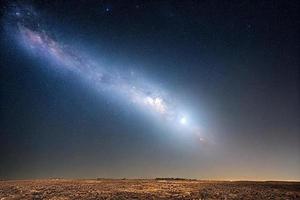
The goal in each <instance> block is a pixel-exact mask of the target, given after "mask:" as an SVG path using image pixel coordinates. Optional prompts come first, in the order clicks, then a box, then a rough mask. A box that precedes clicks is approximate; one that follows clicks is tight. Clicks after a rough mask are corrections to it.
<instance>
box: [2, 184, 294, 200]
mask: <svg viewBox="0 0 300 200" xmlns="http://www.w3.org/2000/svg"><path fill="white" fill-rule="evenodd" d="M5 199H52V200H54V199H300V182H224V181H198V180H109V179H100V180H63V179H50V180H22V181H0V200H5Z"/></svg>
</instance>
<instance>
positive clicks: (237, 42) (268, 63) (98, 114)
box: [0, 1, 300, 180]
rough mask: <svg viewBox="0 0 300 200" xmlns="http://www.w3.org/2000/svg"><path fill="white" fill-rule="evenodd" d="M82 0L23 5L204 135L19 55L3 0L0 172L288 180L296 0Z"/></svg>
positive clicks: (299, 143)
mask: <svg viewBox="0 0 300 200" xmlns="http://www.w3.org/2000/svg"><path fill="white" fill-rule="evenodd" d="M84 2H85V1H71V2H69V1H29V2H28V3H26V6H28V5H31V6H32V7H33V8H34V9H35V11H36V12H38V13H39V16H40V19H39V20H40V21H39V23H41V24H42V26H43V28H44V30H47V32H48V34H50V35H51V36H52V37H53V38H55V40H57V41H60V42H61V43H64V44H66V45H70V46H73V48H76V49H77V50H78V51H79V52H84V53H85V54H87V55H91V56H93V57H96V58H97V59H98V60H97V62H98V61H99V62H101V63H102V65H103V66H105V67H106V68H109V69H113V70H116V69H117V70H119V71H120V72H122V73H125V72H126V73H127V72H131V71H134V72H137V73H138V74H141V76H142V77H143V78H144V77H146V78H147V80H150V81H151V82H152V83H155V85H156V86H157V87H160V88H162V89H164V90H165V91H167V92H168V93H169V94H171V96H172V98H173V99H176V100H178V101H180V102H181V103H182V104H184V105H185V106H186V107H188V109H189V110H190V111H191V112H190V116H193V118H194V119H193V120H194V121H196V122H197V123H199V126H201V131H202V134H203V135H204V137H206V138H209V142H205V143H199V142H196V141H195V138H194V137H193V136H191V135H188V134H185V133H184V132H182V133H179V132H180V131H179V132H177V131H174V130H172V129H170V127H169V126H167V125H165V123H164V122H163V121H161V120H159V119H157V120H153V119H152V118H151V117H152V116H148V115H147V114H145V113H143V112H140V111H139V110H138V109H135V108H134V107H132V106H130V105H129V104H126V103H124V102H122V101H120V100H118V99H117V98H109V97H108V96H107V95H106V94H105V93H101V92H100V93H99V92H97V91H96V90H95V89H94V88H93V86H92V84H86V83H83V82H82V81H80V80H79V79H78V77H76V76H73V75H70V74H69V73H68V72H66V71H60V70H57V68H58V67H57V66H55V64H53V63H49V61H48V60H47V59H44V57H39V56H33V55H31V54H30V53H28V52H26V50H24V49H22V48H21V47H20V46H18V45H17V44H16V41H15V40H14V37H12V35H13V34H14V33H12V32H9V31H7V28H6V26H7V24H8V22H7V17H6V15H7V13H8V12H9V10H10V7H11V5H12V4H11V3H8V2H6V3H4V4H3V5H2V6H1V11H2V12H1V13H2V15H1V16H2V18H1V19H2V25H1V31H2V32H1V34H2V36H1V59H0V63H1V80H0V81H1V99H0V103H1V110H0V117H1V121H0V122H1V123H0V125H1V127H0V163H1V164H0V178H17V179H21V178H43V177H67V178H73V177H74V178H78V177H79V178H83V177H92V178H95V177H113V178H120V177H128V178H135V177H137V178H141V177H145V178H152V177H189V178H204V179H260V180H261V179H263V180H264V179H272V180H274V179H278V180H300V172H299V168H300V156H299V152H300V114H299V110H300V103H299V102H300V98H299V91H300V90H299V85H300V84H299V74H300V73H299V64H300V62H299V48H300V44H299V23H300V18H299V13H300V12H299V11H300V10H299V6H300V5H299V2H298V1H255V2H253V1H243V2H240V1H230V2H229V1H227V2H226V1H225V2H223V1H203V2H198V1H184V2H183V1H164V2H147V1H146V2H143V1H128V2H126V1H88V2H85V3H84ZM9 26H12V24H9ZM112 96H113V95H112ZM173 99H172V101H173Z"/></svg>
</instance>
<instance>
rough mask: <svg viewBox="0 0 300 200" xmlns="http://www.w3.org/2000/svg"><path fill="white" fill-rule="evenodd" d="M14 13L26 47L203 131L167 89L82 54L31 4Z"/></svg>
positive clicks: (173, 120) (185, 127) (195, 130)
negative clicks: (51, 29)
mask: <svg viewBox="0 0 300 200" xmlns="http://www.w3.org/2000/svg"><path fill="white" fill-rule="evenodd" d="M11 16H13V19H14V22H15V28H16V30H17V34H16V40H17V42H18V43H19V44H21V45H22V47H23V48H24V49H26V50H28V51H29V52H33V53H34V54H36V55H38V56H39V57H41V58H42V59H43V60H46V61H48V62H53V63H55V65H57V66H58V67H59V68H62V69H64V70H67V71H68V72H70V73H73V74H76V75H77V76H78V77H80V78H81V79H82V80H86V81H89V82H90V83H92V84H93V85H94V86H95V88H96V89H98V90H100V91H101V90H109V92H110V94H112V95H113V96H118V97H120V98H122V100H123V101H127V102H130V103H131V105H136V106H137V107H139V108H141V110H144V111H145V112H151V113H154V114H156V115H157V117H160V118H162V119H163V121H164V122H168V123H169V124H172V125H174V126H179V127H182V128H181V129H182V130H183V131H186V132H193V133H196V134H197V135H199V128H198V127H197V126H196V125H193V124H192V123H190V121H189V120H188V117H187V116H185V113H184V112H183V111H181V110H179V109H178V108H180V107H181V106H179V105H178V104H177V103H176V100H174V98H172V97H171V96H170V95H169V94H167V92H165V91H164V90H163V89H161V88H157V87H154V85H155V84H150V83H149V82H146V81H143V80H141V79H139V81H137V80H135V79H134V78H132V77H130V76H128V74H125V73H123V74H122V73H121V72H119V73H116V72H112V71H109V68H108V67H105V66H101V65H100V64H98V63H97V62H96V61H95V60H93V59H91V58H87V57H85V56H82V53H80V52H78V51H76V49H74V48H72V47H70V46H66V45H62V44H61V43H60V42H58V41H57V40H56V39H53V37H51V36H50V35H49V34H48V33H47V31H46V30H45V29H43V28H41V25H40V23H39V21H40V20H38V18H39V16H38V14H37V13H36V12H34V10H33V9H31V8H30V9H28V8H26V9H20V8H18V9H15V10H14V11H13V13H12V14H11ZM201 140H203V139H201Z"/></svg>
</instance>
